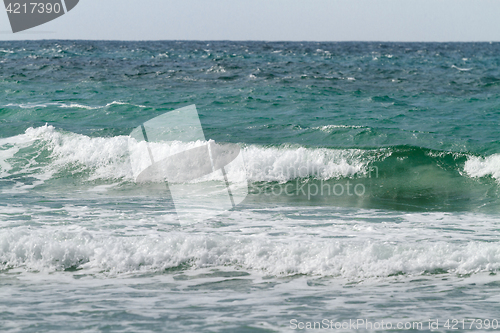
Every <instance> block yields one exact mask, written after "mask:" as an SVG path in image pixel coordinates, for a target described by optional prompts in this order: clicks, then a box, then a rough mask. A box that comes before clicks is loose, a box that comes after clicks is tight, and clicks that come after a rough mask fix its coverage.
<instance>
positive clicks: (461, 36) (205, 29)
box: [0, 0, 500, 41]
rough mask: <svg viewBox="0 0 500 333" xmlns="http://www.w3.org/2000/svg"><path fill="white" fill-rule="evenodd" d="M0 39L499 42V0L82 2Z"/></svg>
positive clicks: (2, 18)
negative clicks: (29, 28)
mask: <svg viewBox="0 0 500 333" xmlns="http://www.w3.org/2000/svg"><path fill="white" fill-rule="evenodd" d="M0 39H1V40H13V39H97V40H100V39H106V40H110V39H112V40H268V41H276V40H283V41H284V40H286V41H306V40H307V41H500V1H499V0H300V1H299V0H252V1H250V0H211V1H207V0H178V1H170V0H80V3H79V4H78V6H76V7H75V9H73V10H72V11H71V12H69V13H68V14H66V15H64V16H62V17H60V18H58V19H56V20H54V21H52V22H49V23H46V24H44V25H42V26H39V27H36V28H33V29H31V30H28V31H26V32H21V33H17V34H12V32H11V29H10V26H9V22H8V18H7V13H6V12H5V10H2V11H1V13H0Z"/></svg>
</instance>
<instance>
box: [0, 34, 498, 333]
mask: <svg viewBox="0 0 500 333" xmlns="http://www.w3.org/2000/svg"><path fill="white" fill-rule="evenodd" d="M499 65H500V44H499V43H493V44H490V43H478V44H474V43H452V44H443V43H408V44H406V43H263V42H85V41H79V42H73V41H42V42H0V96H1V100H0V296H1V297H0V329H1V330H2V331H9V330H10V331H19V332H21V331H22V332H45V331H64V332H66V331H77V330H83V331H88V332H93V331H104V332H138V331H141V332H142V331H172V332H180V331H186V332H287V331H295V330H293V328H294V327H293V325H291V324H290V321H291V320H293V319H296V320H297V322H303V323H307V322H319V321H322V320H323V319H328V320H332V321H334V322H345V321H349V319H352V320H356V319H360V318H362V319H364V320H366V321H372V322H380V321H382V320H384V322H391V323H394V325H396V323H398V322H424V323H427V322H428V321H429V319H433V320H436V319H439V320H440V325H441V326H440V330H442V331H444V330H445V328H444V327H443V325H444V323H445V322H446V320H447V319H454V318H455V319H459V320H462V319H466V320H467V319H475V318H477V319H482V320H484V319H489V320H494V319H496V320H499V321H500V316H499V315H498V313H500V306H499V305H498V301H499V300H500V299H499V296H498V295H499V292H500V288H499V286H500V279H499V278H498V275H497V274H498V271H499V270H500V245H499V242H498V240H499V239H498V237H499V235H500V228H499V223H500V215H499V213H500V208H499V204H500V200H499V199H500V192H499V190H500V187H499V181H500V136H499V130H498V128H499V125H500V124H499V121H500V69H499ZM191 104H196V106H197V108H198V112H199V114H200V117H201V123H202V125H203V128H204V131H205V136H206V138H207V139H212V140H215V141H217V142H232V143H237V144H239V145H240V146H241V148H242V151H243V157H244V160H245V165H246V169H247V170H246V172H247V174H246V177H247V178H248V180H249V182H250V193H251V194H250V195H249V196H248V197H247V199H246V200H245V202H244V203H243V204H242V205H241V206H239V207H238V208H237V209H235V210H234V211H231V212H227V213H225V214H223V215H221V216H218V217H216V218H213V219H210V220H207V221H205V222H203V223H198V224H191V225H181V224H179V223H178V220H177V218H176V214H175V210H174V207H173V204H172V201H171V199H170V197H169V196H168V195H165V191H164V188H162V187H161V186H158V184H148V185H138V184H135V183H134V179H133V176H132V173H131V166H130V160H129V155H128V154H129V150H128V145H127V142H128V135H129V134H130V132H131V131H132V129H134V128H136V127H137V126H139V125H140V124H142V123H143V122H145V121H147V120H149V119H151V118H154V117H156V116H158V115H161V114H163V113H165V112H168V111H170V110H173V109H176V108H180V107H183V106H187V105H191ZM168 145H169V143H165V149H167V146H168ZM347 182H349V183H350V184H352V186H354V185H359V186H362V188H363V189H364V190H363V193H362V195H349V194H347V192H345V191H344V192H343V193H342V194H341V195H329V194H324V193H323V194H321V193H312V195H311V193H310V192H309V193H302V192H300V191H298V190H297V191H295V189H298V188H301V186H306V188H307V186H310V185H314V186H318V187H321V186H326V185H328V186H329V188H335V186H339V185H342V186H344V187H343V188H344V189H345V188H346V187H345V186H346V184H347ZM287 185H288V186H289V188H291V189H294V190H293V191H292V193H294V195H287V194H284V193H282V192H278V189H280V188H283V187H285V188H286V186H287ZM338 188H339V187H338ZM338 188H337V189H338ZM359 188H361V187H359ZM426 325H427V324H425V325H424V327H423V330H422V331H425V329H426V328H428V326H426ZM475 327H476V328H478V326H477V325H476V326H475ZM492 327H493V326H492ZM482 329H483V330H484V329H485V327H482ZM342 330H343V329H340V330H337V331H342ZM489 330H492V328H490V329H489ZM344 331H349V329H344Z"/></svg>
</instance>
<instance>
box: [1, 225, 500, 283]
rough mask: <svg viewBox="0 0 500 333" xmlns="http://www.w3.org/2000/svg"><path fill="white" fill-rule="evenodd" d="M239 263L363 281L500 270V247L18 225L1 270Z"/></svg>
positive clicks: (279, 272)
mask: <svg viewBox="0 0 500 333" xmlns="http://www.w3.org/2000/svg"><path fill="white" fill-rule="evenodd" d="M180 265H185V266H188V267H189V266H191V267H192V268H205V267H221V266H225V267H228V266H229V267H233V268H235V269H244V270H251V271H257V272H262V273H264V274H271V275H274V276H287V275H295V274H308V275H318V276H341V277H344V278H351V279H360V278H372V277H384V276H389V275H391V274H400V273H403V274H410V275H419V274H423V273H430V272H433V271H436V270H439V271H447V272H450V273H457V274H470V273H477V272H484V271H495V270H498V269H500V248H499V247H498V245H497V244H495V243H487V242H474V241H471V242H465V243H447V242H442V241H441V242H440V241H436V242H432V243H428V242H423V243H409V244H407V243H398V244H394V243H391V242H376V241H368V242H355V241H345V240H342V241H341V240H327V239H321V238H318V237H312V238H311V237H307V236H306V237H304V236H302V237H299V236H296V237H288V238H283V239H280V238H278V239H274V238H273V237H263V235H262V234H261V235H239V236H234V235H208V234H196V233H186V232H168V233H157V234H148V235H143V236H128V237H118V236H110V235H105V234H98V233H97V232H92V233H90V232H88V231H85V230H83V229H79V228H77V227H73V228H71V229H67V230H65V231H62V230H61V229H60V228H59V229H57V230H54V229H52V230H49V229H37V230H31V229H28V228H16V229H10V230H6V231H4V232H2V234H1V235H0V267H2V268H4V269H5V268H17V267H23V268H24V269H26V270H31V271H49V272H50V271H59V270H63V269H67V268H70V267H78V268H81V269H84V270H89V271H92V272H104V273H105V274H117V273H124V272H135V271H148V272H151V271H163V270H165V269H168V268H173V267H178V266H180Z"/></svg>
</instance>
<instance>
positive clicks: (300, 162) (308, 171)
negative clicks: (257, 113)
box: [0, 125, 370, 182]
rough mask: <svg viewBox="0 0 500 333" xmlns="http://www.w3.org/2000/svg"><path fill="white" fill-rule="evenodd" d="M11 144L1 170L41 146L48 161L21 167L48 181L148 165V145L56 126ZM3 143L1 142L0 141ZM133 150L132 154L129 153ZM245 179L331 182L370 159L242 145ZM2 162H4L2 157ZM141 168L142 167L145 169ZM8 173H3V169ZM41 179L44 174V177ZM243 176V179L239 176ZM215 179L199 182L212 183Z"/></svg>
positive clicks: (122, 174)
mask: <svg viewBox="0 0 500 333" xmlns="http://www.w3.org/2000/svg"><path fill="white" fill-rule="evenodd" d="M4 141H5V142H4V143H5V144H7V143H9V144H11V145H13V147H11V148H10V149H11V150H8V153H7V152H5V153H4V154H5V158H4V159H3V161H4V162H3V164H1V165H2V170H10V169H11V166H10V164H9V165H7V164H6V162H5V160H6V159H7V158H11V157H12V156H13V154H15V153H16V152H18V148H19V147H18V145H19V144H20V142H21V141H22V142H24V143H25V144H31V145H37V146H36V147H37V149H38V150H45V151H48V152H49V159H48V160H45V161H40V160H36V161H35V159H36V158H37V157H38V155H37V156H35V157H32V158H33V161H32V162H30V163H28V165H27V166H26V167H25V168H24V169H23V172H25V173H34V174H39V177H38V178H39V179H42V180H46V179H48V178H50V177H51V176H52V175H53V174H55V173H57V172H59V171H60V170H62V169H64V168H71V170H72V172H73V173H75V172H84V171H85V172H88V173H90V176H89V180H95V179H123V180H127V181H133V180H134V179H135V177H134V170H142V169H143V168H142V167H141V165H131V162H130V161H131V159H130V154H132V155H134V156H135V157H137V156H139V157H141V158H134V159H132V160H134V161H135V162H134V163H139V164H140V163H141V161H144V163H146V164H147V163H150V160H149V154H148V149H147V147H146V145H145V142H137V141H135V139H131V138H130V137H129V136H117V137H112V138H100V137H97V138H91V137H88V136H85V135H81V134H75V133H67V132H60V131H57V130H56V129H55V128H54V127H52V126H48V125H46V126H42V127H38V128H29V129H27V130H26V133H25V134H24V135H21V136H17V137H14V138H7V139H4ZM0 143H1V142H0ZM203 143H204V142H201V141H198V142H190V143H183V142H178V141H174V142H160V143H149V147H150V149H151V150H152V151H153V153H155V156H162V155H164V156H170V155H172V154H175V153H177V152H181V151H185V150H187V149H190V148H194V147H198V146H200V145H202V144H203ZM129 149H130V151H129ZM242 156H243V160H244V162H245V168H246V177H247V179H248V180H249V181H277V182H286V181H289V180H292V179H295V178H305V177H316V178H318V179H330V178H339V177H350V176H353V175H355V174H357V173H364V172H366V169H367V168H366V166H367V164H368V162H369V161H370V156H369V154H367V153H366V152H364V151H362V150H356V149H326V148H304V147H300V146H282V147H262V146H258V145H251V146H246V147H242ZM0 161H2V159H1V158H0ZM141 168H142V169H141ZM4 172H5V171H4ZM42 175H43V176H42ZM240 176H241V177H240V178H242V179H243V178H244V177H245V175H240ZM210 177H211V176H207V177H204V178H202V179H201V181H210V180H212V178H210Z"/></svg>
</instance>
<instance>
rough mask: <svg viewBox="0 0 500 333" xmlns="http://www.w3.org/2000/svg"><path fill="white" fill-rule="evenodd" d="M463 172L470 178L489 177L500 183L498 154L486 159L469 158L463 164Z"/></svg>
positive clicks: (499, 159) (499, 155)
mask: <svg viewBox="0 0 500 333" xmlns="http://www.w3.org/2000/svg"><path fill="white" fill-rule="evenodd" d="M464 171H465V172H466V173H467V175H469V176H470V177H486V176H491V177H493V178H495V179H496V180H498V181H500V154H494V155H490V156H487V157H484V158H483V157H477V156H471V157H469V158H468V160H467V161H466V162H465V165H464Z"/></svg>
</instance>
